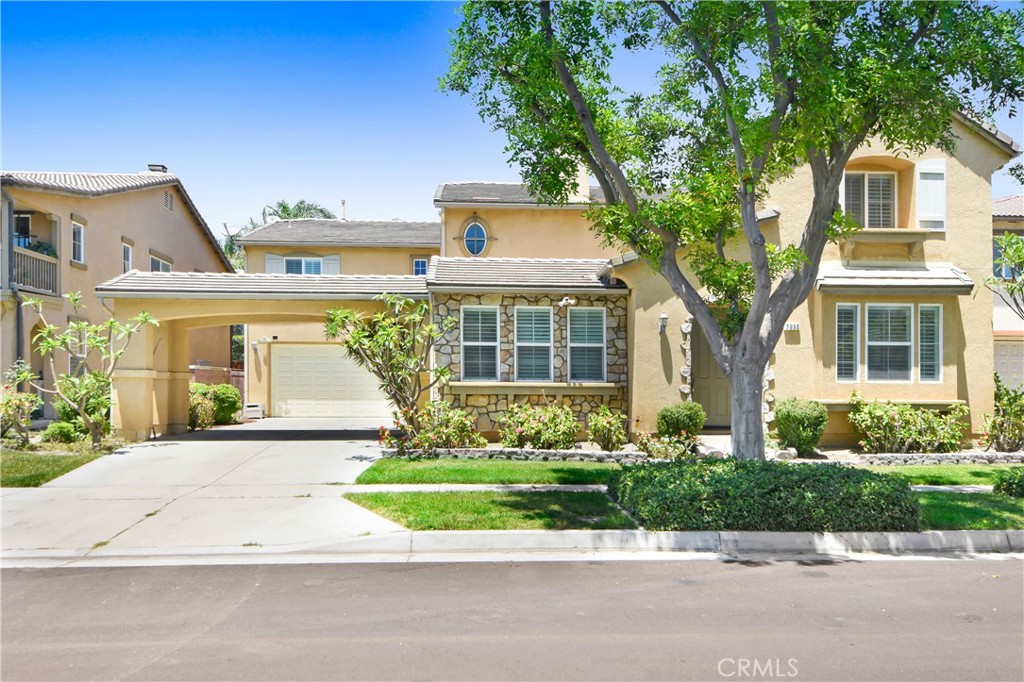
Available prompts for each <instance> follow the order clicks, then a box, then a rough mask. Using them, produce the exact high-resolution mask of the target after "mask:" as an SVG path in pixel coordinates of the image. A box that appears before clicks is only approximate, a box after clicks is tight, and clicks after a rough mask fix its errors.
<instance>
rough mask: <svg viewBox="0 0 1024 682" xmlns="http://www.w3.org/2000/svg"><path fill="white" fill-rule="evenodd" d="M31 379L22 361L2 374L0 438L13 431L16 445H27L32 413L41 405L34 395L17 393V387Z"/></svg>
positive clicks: (39, 399)
mask: <svg viewBox="0 0 1024 682" xmlns="http://www.w3.org/2000/svg"><path fill="white" fill-rule="evenodd" d="M31 378H32V369H31V368H30V367H29V366H28V364H27V363H26V362H25V361H24V360H18V361H16V362H15V363H14V364H13V365H11V366H10V367H8V368H7V371H6V372H4V393H3V396H0V438H2V437H4V436H6V435H7V433H8V432H9V431H14V433H15V434H16V435H17V436H18V445H19V446H21V447H24V446H26V445H28V441H29V433H28V431H29V428H30V427H31V426H32V413H33V412H35V411H36V409H37V408H38V407H39V406H40V405H42V404H43V399H42V398H40V397H39V396H38V395H36V394H35V393H26V392H23V391H19V390H18V387H19V386H20V385H22V384H23V383H25V382H27V381H28V380H29V379H31Z"/></svg>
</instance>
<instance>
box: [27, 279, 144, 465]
mask: <svg viewBox="0 0 1024 682" xmlns="http://www.w3.org/2000/svg"><path fill="white" fill-rule="evenodd" d="M64 298H66V299H68V301H70V302H71V307H72V310H74V312H75V313H76V314H77V313H78V312H79V311H81V310H82V308H84V307H85V306H84V305H83V304H82V294H81V293H80V292H69V293H67V294H64ZM22 305H23V306H25V307H26V308H31V309H32V310H35V311H36V313H38V314H39V318H40V320H41V321H42V329H40V330H39V332H38V333H37V334H36V335H35V337H34V338H33V339H32V342H33V343H34V344H35V346H36V349H37V350H38V351H39V353H40V355H42V356H43V357H44V358H46V359H47V360H48V361H49V364H50V372H51V373H52V375H53V376H54V377H55V380H54V382H53V388H52V389H48V388H45V387H44V386H42V385H41V384H40V383H39V382H38V381H37V380H31V379H30V381H29V383H30V384H31V385H32V386H33V387H34V388H36V389H38V390H40V391H43V392H44V393H50V394H53V395H55V396H56V398H57V400H59V401H60V402H62V403H63V404H65V405H66V406H68V407H70V408H71V409H73V410H74V411H75V414H77V415H78V417H79V418H80V419H81V420H82V424H83V425H84V426H85V430H86V431H87V432H88V433H89V437H90V439H91V440H92V447H93V449H97V448H99V446H100V442H101V441H102V440H103V434H104V433H106V432H107V430H108V428H109V418H110V417H109V413H110V387H111V378H112V377H113V375H114V369H115V368H116V367H117V363H118V361H119V360H120V359H121V356H122V355H124V352H125V349H127V348H128V344H129V343H130V342H131V340H132V337H133V336H134V335H135V334H137V333H138V332H139V331H140V330H141V329H142V328H143V327H145V326H147V325H152V326H157V325H158V324H159V323H158V322H157V321H156V320H155V319H153V317H152V316H150V314H149V313H147V312H145V311H143V312H141V313H139V314H138V315H137V316H136V317H133V318H132V319H130V320H128V322H119V321H118V320H116V319H114V318H113V317H111V318H109V319H108V320H107V321H105V322H101V323H99V324H93V323H91V322H87V321H85V320H74V321H71V322H68V324H67V326H66V327H64V328H63V329H61V328H60V327H58V326H56V325H53V324H50V323H49V322H48V321H47V320H46V317H45V315H44V314H43V304H42V301H40V300H39V299H36V298H26V299H25V301H24V302H23V303H22ZM57 351H63V352H65V353H67V354H68V355H69V356H70V357H71V363H70V364H71V367H73V368H74V371H72V372H58V371H57V358H56V354H57Z"/></svg>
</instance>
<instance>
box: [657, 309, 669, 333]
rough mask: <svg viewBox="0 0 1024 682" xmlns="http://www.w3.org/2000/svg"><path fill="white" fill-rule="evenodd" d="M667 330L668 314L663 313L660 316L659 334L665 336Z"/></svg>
mask: <svg viewBox="0 0 1024 682" xmlns="http://www.w3.org/2000/svg"><path fill="white" fill-rule="evenodd" d="M666 329H668V313H662V314H661V315H659V316H658V333H659V334H664V333H665V330H666Z"/></svg>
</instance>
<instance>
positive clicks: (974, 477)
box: [867, 464, 1020, 485]
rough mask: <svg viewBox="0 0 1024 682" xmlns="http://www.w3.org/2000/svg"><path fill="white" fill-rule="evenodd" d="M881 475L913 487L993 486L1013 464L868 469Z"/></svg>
mask: <svg viewBox="0 0 1024 682" xmlns="http://www.w3.org/2000/svg"><path fill="white" fill-rule="evenodd" d="M1016 466H1020V465H1016ZM867 468H868V469H870V470H871V471H877V472H878V473H880V474H892V475H893V476H899V477H900V478H902V479H904V480H905V481H907V482H908V483H910V484H911V485H992V483H993V481H994V479H995V475H996V472H997V471H1002V470H1004V469H1012V468H1014V465H1011V464H930V465H921V466H913V465H912V466H874V467H867Z"/></svg>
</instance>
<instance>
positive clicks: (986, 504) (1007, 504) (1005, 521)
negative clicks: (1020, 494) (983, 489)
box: [915, 492, 1024, 530]
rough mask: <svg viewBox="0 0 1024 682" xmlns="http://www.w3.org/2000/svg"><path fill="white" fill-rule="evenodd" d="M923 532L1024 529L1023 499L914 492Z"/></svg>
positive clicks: (978, 494)
mask: <svg viewBox="0 0 1024 682" xmlns="http://www.w3.org/2000/svg"><path fill="white" fill-rule="evenodd" d="M915 495H917V499H918V500H919V501H920V502H921V516H922V518H923V520H924V528H925V530H1011V529H1020V528H1024V500H1017V499H1014V498H1012V497H1003V496H1002V495H991V494H988V493H938V492H923V493H915Z"/></svg>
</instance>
